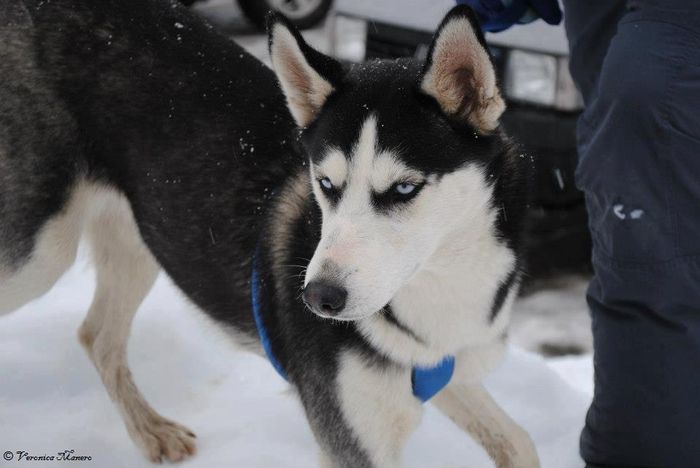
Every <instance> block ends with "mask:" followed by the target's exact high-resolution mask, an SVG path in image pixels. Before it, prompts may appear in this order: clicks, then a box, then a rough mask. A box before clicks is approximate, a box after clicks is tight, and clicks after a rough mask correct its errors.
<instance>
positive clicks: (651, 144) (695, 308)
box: [567, 0, 700, 468]
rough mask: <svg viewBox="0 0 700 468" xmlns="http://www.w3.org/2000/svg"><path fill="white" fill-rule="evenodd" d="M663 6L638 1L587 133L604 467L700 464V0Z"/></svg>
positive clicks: (582, 176) (583, 164)
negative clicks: (698, 2) (697, 2)
mask: <svg viewBox="0 0 700 468" xmlns="http://www.w3.org/2000/svg"><path fill="white" fill-rule="evenodd" d="M581 3H583V2H581ZM653 3H655V4H657V5H663V6H656V5H653V4H652V2H649V1H637V2H630V7H631V8H630V9H629V10H628V11H626V12H625V13H624V15H623V16H622V18H621V19H620V21H619V24H618V25H617V32H616V33H615V34H614V36H612V39H611V41H610V44H609V48H608V51H607V53H606V54H604V57H605V58H604V60H603V62H602V66H601V69H600V73H599V74H597V73H595V72H593V73H594V74H595V75H597V76H595V77H594V78H593V82H594V83H593V85H591V87H590V88H589V96H588V99H587V109H586V111H585V113H584V115H583V117H582V120H581V124H580V128H579V130H580V133H579V158H580V161H579V168H578V171H577V182H578V184H579V186H580V187H581V188H582V189H583V190H584V192H585V194H586V202H587V205H588V209H589V216H590V221H589V223H590V228H591V233H592V237H593V265H594V270H595V276H594V278H593V279H592V282H591V285H590V288H589V290H588V294H587V299H588V303H589V306H590V309H591V314H592V318H593V335H594V345H595V379H596V381H595V384H596V385H595V395H594V399H593V403H592V405H591V408H590V410H589V412H588V415H587V418H586V427H585V428H584V430H583V433H582V436H581V454H582V456H583V458H584V459H585V460H586V462H588V463H590V464H592V465H596V466H604V467H663V468H674V467H695V466H700V111H699V109H700V54H698V53H697V51H698V50H700V6H688V4H691V5H692V3H694V2H685V1H679V0H665V1H664V2H653ZM676 5H678V6H677V7H676ZM692 9H694V10H696V11H691V10H692ZM569 23H570V22H569V21H567V24H569ZM572 45H576V44H572ZM578 47H580V49H579V52H578V53H585V46H583V45H581V44H579V45H578ZM575 51H576V49H574V50H573V51H572V52H575ZM575 60H576V59H575V57H572V65H573V64H574V63H576V62H575ZM581 60H582V59H581ZM574 75H575V74H574ZM575 78H576V76H575ZM586 86H587V85H585V84H584V86H583V87H582V88H583V89H584V92H585V87H586Z"/></svg>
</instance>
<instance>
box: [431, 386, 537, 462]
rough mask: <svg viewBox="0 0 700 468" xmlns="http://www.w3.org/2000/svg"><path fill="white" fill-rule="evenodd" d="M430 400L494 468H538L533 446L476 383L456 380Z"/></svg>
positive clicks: (519, 428)
mask: <svg viewBox="0 0 700 468" xmlns="http://www.w3.org/2000/svg"><path fill="white" fill-rule="evenodd" d="M455 377H457V379H455V380H453V381H452V382H451V383H450V384H449V385H448V386H447V387H446V388H445V389H444V390H442V391H441V392H440V393H439V394H437V395H436V396H435V397H434V398H433V403H434V404H435V406H436V407H437V408H438V409H440V411H442V412H443V413H445V415H447V416H448V417H449V418H450V419H451V420H452V421H454V422H455V424H457V425H458V426H459V427H460V428H462V429H463V430H465V431H466V432H468V433H469V434H470V435H471V436H472V437H473V438H474V439H475V440H476V441H477V442H479V444H481V446H482V447H484V449H485V450H486V452H487V453H488V454H489V456H490V457H491V459H492V460H493V461H494V463H495V464H496V466H497V467H498V468H539V466H540V463H539V459H538V457H537V451H536V450H535V445H534V444H533V443H532V440H531V439H530V436H529V434H528V433H527V432H525V430H524V429H523V428H521V427H520V426H519V425H518V424H517V423H516V422H515V421H513V420H512V419H511V418H510V417H509V416H508V415H507V414H506V413H505V412H504V411H503V410H502V409H501V407H500V406H498V404H497V403H496V402H495V401H494V399H493V398H492V397H491V395H489V393H488V392H487V391H486V389H485V388H484V387H483V386H482V385H481V384H480V383H470V382H464V381H460V379H459V378H458V377H459V376H455Z"/></svg>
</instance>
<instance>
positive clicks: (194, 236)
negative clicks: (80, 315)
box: [0, 0, 538, 468]
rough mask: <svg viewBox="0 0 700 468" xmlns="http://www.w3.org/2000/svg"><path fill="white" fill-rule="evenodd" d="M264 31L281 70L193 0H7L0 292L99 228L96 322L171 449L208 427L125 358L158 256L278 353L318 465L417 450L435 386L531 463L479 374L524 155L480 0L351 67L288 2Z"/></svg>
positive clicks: (42, 287) (113, 392)
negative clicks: (155, 403)
mask: <svg viewBox="0 0 700 468" xmlns="http://www.w3.org/2000/svg"><path fill="white" fill-rule="evenodd" d="M269 34H270V54H271V59H272V63H273V66H274V73H273V71H272V70H270V69H268V68H267V67H265V66H264V65H263V64H261V63H260V62H259V61H258V60H256V59H255V58H254V57H252V56H250V55H248V54H247V53H246V52H244V51H243V50H242V49H241V48H240V47H238V46H237V45H236V44H234V43H232V42H230V41H229V40H228V39H227V38H225V37H223V36H220V35H219V34H217V33H216V32H214V31H213V30H211V28H210V27H208V26H207V25H205V24H204V23H203V22H202V21H201V20H198V19H197V18H195V17H194V16H192V15H191V14H190V13H188V12H187V10H186V9H184V8H182V7H181V6H179V5H177V4H176V3H168V2H165V1H156V0H149V1H146V0H104V1H100V2H91V1H83V0H52V1H40V0H24V1H22V0H5V1H3V2H1V3H0V44H2V46H1V47H0V312H10V311H12V310H14V309H16V308H18V307H19V306H21V305H23V304H25V303H27V302H28V301H30V300H32V299H34V298H36V297H38V296H40V295H42V294H44V293H45V292H46V291H48V290H49V289H50V288H51V287H52V285H53V284H54V283H55V282H56V280H57V279H58V278H59V277H60V276H61V275H62V274H63V273H64V272H65V271H66V269H67V268H68V267H69V266H70V265H71V264H72V263H73V261H74V259H75V256H76V249H77V247H78V243H79V240H80V239H81V238H86V239H87V241H88V242H89V243H90V245H91V247H92V253H93V260H94V265H95V267H96V271H97V289H96V292H95V297H94V300H93V303H92V306H91V307H90V310H89V311H88V314H87V318H86V319H85V321H84V323H83V325H82V326H81V328H80V330H79V339H80V342H81V343H82V345H83V346H84V347H85V350H86V351H87V353H88V355H89V356H90V358H91V360H92V361H93V362H94V364H95V367H96V368H97V371H98V372H99V374H100V376H101V378H102V380H103V382H104V385H105V387H106V389H107V392H108V393H109V395H110V397H111V398H112V400H113V401H114V403H115V404H116V405H117V407H118V408H119V410H120V411H121V414H122V416H123V419H124V422H125V424H126V428H127V430H128V432H129V434H130V436H131V437H132V439H133V440H134V441H135V442H136V444H137V445H138V446H139V447H140V448H141V449H142V450H143V451H144V453H145V454H146V456H147V457H148V458H149V459H150V460H152V461H154V462H158V461H161V460H169V461H179V460H183V459H185V458H187V457H188V456H190V455H192V454H193V453H194V451H195V441H194V435H193V434H192V432H191V431H190V430H188V429H187V428H186V427H184V426H182V425H180V424H177V423H175V422H172V421H169V420H167V419H165V418H163V417H162V416H160V415H159V414H158V413H157V412H156V411H155V410H154V409H153V408H152V407H151V406H150V405H149V404H148V403H147V402H146V401H145V399H144V398H143V397H142V395H141V394H140V392H139V390H138V389H137V387H136V385H135V383H134V381H133V379H132V377H131V374H130V372H129V368H128V364H127V360H126V343H127V338H128V335H129V329H130V325H131V321H132V319H133V317H134V314H135V313H136V310H137V309H138V307H139V304H140V303H141V301H142V300H143V298H144V297H145V296H146V294H147V293H148V291H149V289H150V288H151V286H152V284H153V282H154V279H155V278H156V275H157V273H158V271H159V269H160V268H162V269H163V270H165V272H167V274H168V275H169V276H170V277H171V278H172V279H173V281H174V282H175V283H176V284H177V286H178V287H179V288H181V289H182V291H184V293H185V294H186V295H187V296H188V297H189V298H190V299H191V300H192V301H193V302H194V303H195V304H197V305H198V306H199V307H200V308H201V309H202V310H203V311H205V312H206V313H207V314H208V315H210V316H211V317H212V318H213V319H214V320H215V321H216V322H218V323H219V324H220V325H221V326H222V327H225V328H226V329H228V330H231V331H232V332H233V335H235V337H236V338H237V339H239V340H241V341H243V342H245V343H246V344H248V345H249V346H250V348H251V349H252V350H253V351H256V352H261V353H262V352H263V350H264V351H266V352H267V355H268V357H269V358H270V360H271V361H272V362H273V364H274V365H275V366H276V367H277V369H278V370H279V371H280V372H281V373H282V374H283V375H284V376H285V377H286V378H287V379H288V380H289V382H290V384H291V385H292V387H293V388H294V389H295V390H296V393H297V394H298V396H299V398H300V399H301V402H302V404H303V407H304V409H305V411H306V414H307V416H308V420H309V423H310V425H311V427H312V429H313V432H314V434H315V437H316V439H317V440H318V443H319V445H320V447H321V463H322V465H323V466H326V467H352V468H358V467H396V466H399V464H400V455H401V451H402V447H403V445H404V442H405V440H406V438H407V437H408V436H409V434H411V432H412V431H413V430H414V428H415V427H416V425H417V424H418V421H419V419H420V416H421V410H422V401H421V400H424V399H427V398H429V397H430V396H432V397H433V398H432V399H431V403H432V404H434V405H436V407H437V408H439V409H440V410H441V411H443V412H444V413H445V414H446V415H448V416H449V417H450V418H451V419H452V420H453V421H454V422H455V423H456V424H457V425H458V426H459V427H461V428H462V429H464V430H465V431H466V432H468V433H469V434H471V435H472V437H474V438H475V439H476V440H477V441H478V442H479V443H480V444H481V445H483V447H484V448H485V450H486V451H487V452H488V453H489V454H490V456H491V457H492V458H493V460H494V462H495V464H496V465H497V466H499V467H517V468H531V467H536V466H538V459H537V455H536V451H535V448H534V446H533V444H532V442H531V440H530V438H529V436H528V435H527V433H526V432H525V431H524V430H523V429H521V428H520V427H519V426H518V425H517V424H516V423H515V422H514V421H512V420H511V419H510V418H509V417H508V416H507V415H506V414H505V413H504V412H503V410H501V409H500V408H499V406H498V405H497V404H496V402H495V401H494V400H493V399H492V398H491V397H490V396H489V394H488V393H487V392H486V390H485V389H484V387H483V386H482V385H481V384H480V380H481V379H482V377H483V376H484V375H485V374H486V373H487V372H488V371H489V370H490V369H491V368H493V366H494V365H495V364H496V363H497V362H498V360H499V358H500V356H501V354H502V352H503V349H504V340H505V337H506V333H507V326H508V320H509V309H510V305H511V303H512V301H513V299H514V297H515V295H516V291H517V289H518V283H519V279H520V268H521V261H520V258H521V249H522V242H521V231H522V229H521V228H522V223H523V212H524V208H525V203H526V197H527V189H526V176H525V172H526V170H527V167H526V161H525V160H523V159H522V158H520V157H519V155H518V154H516V153H515V152H514V151H513V148H512V145H511V143H510V142H509V140H508V138H506V136H504V134H503V132H502V130H501V128H500V126H499V117H500V115H501V113H502V112H503V110H504V103H503V100H502V99H501V97H500V94H499V90H498V88H497V83H496V76H495V73H494V69H493V66H492V64H491V61H490V57H489V53H488V51H487V49H486V46H485V43H484V38H483V36H482V34H481V32H480V30H479V27H478V25H477V24H476V21H475V19H474V15H473V14H472V12H471V10H469V9H468V8H466V7H457V8H455V9H453V10H452V11H451V12H450V13H449V14H448V15H447V17H446V18H445V20H444V21H443V23H442V24H441V25H440V27H439V30H438V31H437V33H436V35H435V38H434V41H433V44H432V46H431V48H430V50H429V54H428V58H427V60H426V61H425V62H424V63H419V62H417V61H415V60H396V61H371V62H368V63H365V64H362V65H357V66H354V67H345V66H343V65H341V64H340V63H338V62H336V61H335V60H334V59H332V58H330V57H327V56H325V55H323V54H321V53H319V52H317V51H316V50H314V49H312V48H311V47H309V46H308V45H307V44H306V43H305V42H304V40H303V39H302V37H301V35H300V34H299V33H298V32H297V31H296V30H295V29H294V28H293V27H292V26H291V24H290V23H289V22H288V21H286V20H285V19H284V18H283V17H281V16H279V15H273V16H271V17H270V22H269ZM275 74H276V77H275ZM426 375H427V377H426ZM436 376H437V380H438V382H437V384H435V382H432V383H431V379H433V378H435V377H436ZM422 386H427V391H426V389H425V388H423V389H422V390H421V388H419V387H422ZM443 387H444V388H443ZM232 416H233V417H235V415H232Z"/></svg>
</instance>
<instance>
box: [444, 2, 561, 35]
mask: <svg viewBox="0 0 700 468" xmlns="http://www.w3.org/2000/svg"><path fill="white" fill-rule="evenodd" d="M457 3H458V4H463V5H468V6H470V7H471V9H472V10H474V12H475V13H476V14H477V16H478V17H479V21H480V23H481V28H482V29H483V30H484V31H489V32H499V31H503V30H505V29H508V28H510V27H511V26H513V25H514V24H526V23H530V22H532V21H535V20H536V19H537V18H542V19H543V20H544V21H545V22H547V23H549V24H559V23H560V22H561V16H562V14H561V9H560V8H559V2H558V1H557V0H457Z"/></svg>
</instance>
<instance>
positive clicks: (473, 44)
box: [422, 18, 505, 132]
mask: <svg viewBox="0 0 700 468" xmlns="http://www.w3.org/2000/svg"><path fill="white" fill-rule="evenodd" d="M422 88H423V90H424V91H425V92H426V93H428V94H429V95H431V96H433V97H434V98H435V99H436V100H437V101H438V102H439V103H440V105H441V107H442V109H443V111H444V112H445V113H446V114H449V115H453V116H455V117H457V118H459V119H467V120H468V121H469V122H470V123H471V124H472V125H474V126H475V127H477V129H478V130H479V131H482V132H488V131H491V130H493V129H494V128H495V127H497V126H498V119H499V117H500V115H501V113H502V112H503V110H504V109H505V105H504V104H503V100H502V99H501V97H500V94H499V92H498V88H497V87H496V75H495V71H494V69H493V65H492V64H491V60H490V58H489V55H488V53H487V52H486V50H485V49H484V47H483V46H482V45H481V44H480V43H479V40H478V39H477V37H476V34H475V33H474V30H473V29H472V26H471V24H470V23H469V21H468V20H467V19H466V18H459V19H455V20H453V21H451V22H450V23H448V24H446V25H445V26H444V27H443V28H442V30H441V31H440V33H439V35H438V37H437V38H436V40H435V45H434V48H433V55H432V64H431V66H430V68H429V69H428V70H427V72H426V74H425V77H424V79H423V84H422Z"/></svg>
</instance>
